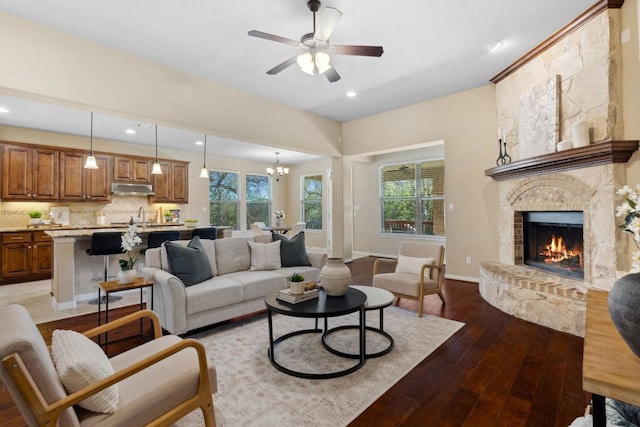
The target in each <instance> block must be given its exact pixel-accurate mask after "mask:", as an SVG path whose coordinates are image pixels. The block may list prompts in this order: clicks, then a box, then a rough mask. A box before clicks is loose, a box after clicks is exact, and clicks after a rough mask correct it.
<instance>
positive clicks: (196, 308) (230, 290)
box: [186, 276, 244, 314]
mask: <svg viewBox="0 0 640 427" xmlns="http://www.w3.org/2000/svg"><path fill="white" fill-rule="evenodd" d="M186 290H187V301H186V304H187V314H195V313H200V312H202V311H207V310H211V309H214V308H218V307H224V306H227V305H231V304H236V303H239V302H242V300H243V299H244V289H243V287H242V284H241V283H240V282H238V281H237V280H234V279H232V278H229V277H228V276H216V277H214V278H212V279H209V280H205V281H204V282H202V283H198V284H197V285H193V286H189V287H188V288H186Z"/></svg>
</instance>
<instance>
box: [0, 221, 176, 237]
mask: <svg viewBox="0 0 640 427" xmlns="http://www.w3.org/2000/svg"><path fill="white" fill-rule="evenodd" d="M126 228H127V225H126V224H104V225H97V224H86V225H58V224H54V225H46V224H40V225H25V226H23V227H0V233H11V232H22V231H45V232H49V231H51V232H61V231H65V232H68V231H86V232H88V233H89V234H92V233H93V232H95V231H97V230H102V231H113V230H114V229H116V230H117V229H122V230H123V231H124V230H126ZM186 229H187V227H186V226H185V225H184V224H181V223H175V224H151V225H147V226H146V227H142V230H143V231H142V232H143V233H148V232H149V231H152V230H158V231H164V230H186Z"/></svg>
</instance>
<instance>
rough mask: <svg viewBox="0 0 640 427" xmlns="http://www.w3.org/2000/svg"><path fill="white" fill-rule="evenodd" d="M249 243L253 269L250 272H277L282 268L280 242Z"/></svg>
mask: <svg viewBox="0 0 640 427" xmlns="http://www.w3.org/2000/svg"><path fill="white" fill-rule="evenodd" d="M248 243H249V252H251V267H250V268H249V270H258V271H260V270H277V269H279V268H281V267H282V264H281V262H280V241H277V242H272V243H255V242H248Z"/></svg>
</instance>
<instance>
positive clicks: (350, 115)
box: [0, 0, 595, 162]
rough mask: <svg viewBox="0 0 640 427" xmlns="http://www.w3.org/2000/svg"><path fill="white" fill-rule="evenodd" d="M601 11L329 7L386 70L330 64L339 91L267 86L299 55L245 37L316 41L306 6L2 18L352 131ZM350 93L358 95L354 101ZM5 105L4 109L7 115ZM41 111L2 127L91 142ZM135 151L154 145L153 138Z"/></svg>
mask: <svg viewBox="0 0 640 427" xmlns="http://www.w3.org/2000/svg"><path fill="white" fill-rule="evenodd" d="M594 2H595V0H561V1H558V0H518V1H513V0H458V1H451V0H429V1H426V0H402V1H396V2H389V1H386V0H367V1H364V0H350V1H347V0H326V1H324V2H323V6H332V7H336V8H338V9H340V10H341V11H342V12H343V16H342V19H341V20H340V22H339V23H338V25H337V27H336V29H335V31H334V32H333V35H332V37H331V43H332V44H355V45H382V46H383V47H384V54H383V55H382V57H380V58H370V57H355V56H334V57H333V58H332V64H333V65H334V66H335V67H336V70H337V71H338V72H339V73H340V75H341V76H342V79H341V80H339V81H338V82H336V83H329V82H328V81H327V80H326V78H324V77H323V76H309V75H307V74H304V73H303V72H301V71H300V70H299V69H298V67H297V66H296V65H293V66H291V67H289V68H287V69H286V70H284V71H282V72H281V73H279V74H277V75H275V76H270V75H267V74H266V71H267V70H268V69H270V68H272V67H274V66H275V65H277V64H279V63H280V62H282V61H284V60H285V59H288V58H290V57H292V56H294V55H296V54H297V52H299V49H298V48H296V47H293V46H289V45H285V44H281V43H276V42H273V41H269V40H263V39H258V38H254V37H249V36H248V35H247V32H248V31H249V30H260V31H264V32H267V33H272V34H276V35H280V36H283V37H286V38H290V39H295V40H298V39H299V38H300V37H301V36H302V35H303V34H305V33H308V32H311V31H312V14H311V12H309V10H308V9H307V5H306V1H305V0H271V1H257V0H233V1H231V0H227V1H211V0H190V1H175V0H174V1H170V0H92V1H86V0H56V1H46V0H20V1H15V0H0V11H4V12H7V13H10V14H14V15H17V16H20V17H23V18H26V19H30V20H34V21H37V22H40V23H42V24H45V25H48V26H51V27H54V28H58V29H60V30H62V31H66V32H69V33H73V34H76V35H78V36H81V37H85V38H88V39H92V40H94V41H96V42H99V43H102V44H105V45H108V46H111V47H113V48H116V49H120V50H123V51H127V52H130V53H133V54H136V55H139V56H142V57H145V58H147V59H149V60H152V61H155V62H158V63H162V64H165V65H167V66H170V67H174V68H177V69H181V70H183V71H185V72H188V73H192V74H195V75H198V76H200V77H204V78H206V79H210V80H214V81H217V82H220V83H223V84H226V85H229V86H233V87H236V88H239V89H242V90H244V91H246V92H249V93H252V94H255V95H257V96H261V97H264V98H268V99H271V100H273V101H276V102H279V103H283V104H286V105H289V106H292V107H294V108H297V109H300V110H303V111H307V112H311V113H315V114H318V115H320V116H324V117H327V118H330V119H333V120H336V121H340V122H346V121H350V120H354V119H357V118H360V117H365V116H369V115H372V114H376V113H380V112H384V111H388V110H392V109H395V108H399V107H402V106H406V105H411V104H415V103H418V102H423V101H427V100H429V99H434V98H437V97H441V96H445V95H448V94H451V93H456V92H460V91H463V90H467V89H471V88H474V87H478V86H482V85H485V84H487V83H488V82H489V79H491V78H492V77H493V76H495V75H496V74H498V73H499V72H500V71H502V70H503V69H505V68H506V67H507V66H509V65H510V64H511V63H513V62H514V61H515V60H517V59H518V58H520V57H521V56H522V55H523V54H525V53H526V52H528V51H529V50H531V49H532V48H533V47H535V46H536V45H537V44H539V43H540V42H541V41H543V40H544V39H546V38H547V37H548V36H550V35H551V34H553V33H554V32H555V31H557V30H558V29H560V28H561V27H562V26H564V25H565V24H567V23H568V22H570V21H571V20H572V19H574V18H575V17H577V16H578V15H580V14H581V13H582V12H584V11H585V10H586V9H588V8H589V7H590V6H591V5H592V4H593V3H594ZM0 31H1V30H0ZM493 41H502V42H503V43H504V46H503V48H502V49H500V50H498V51H497V52H491V53H489V52H486V51H484V50H483V46H484V45H486V44H487V43H490V42H493ZM349 90H354V91H356V92H357V93H358V95H357V96H356V97H354V98H347V97H346V96H345V94H346V92H347V91H349ZM10 101H12V99H11V98H8V99H7V97H0V106H2V103H3V102H4V103H10ZM18 101H22V102H23V103H24V104H23V105H21V108H24V109H26V110H31V109H32V108H37V107H34V106H33V104H34V103H33V102H26V101H23V100H18ZM29 104H30V105H29ZM6 107H7V108H9V109H12V108H11V107H10V106H9V105H7V106H6ZM41 108H42V109H43V110H42V112H41V114H29V115H25V116H19V113H17V111H18V110H19V108H17V107H16V108H13V109H12V112H11V113H8V114H3V115H1V116H0V123H4V124H8V125H16V126H23V127H34V128H39V129H47V130H53V131H60V132H68V133H74V134H88V128H89V126H88V122H89V118H88V117H87V116H88V115H87V113H86V112H73V111H69V110H68V109H65V108H62V107H52V106H46V105H42V107H41ZM14 111H15V112H14ZM38 121H40V122H39V123H38ZM125 122H126V120H125V121H123V120H122V119H116V118H103V117H97V116H96V126H95V132H96V135H97V136H99V137H105V138H110V139H116V140H122V141H129V140H128V139H126V135H123V134H122V131H123V129H122V127H124V126H126V125H127V123H125ZM131 122H133V121H131ZM107 128H109V130H107ZM174 131H175V132H176V133H177V134H179V135H180V138H179V139H178V140H177V143H178V144H181V146H182V149H184V148H185V147H188V146H191V145H185V143H184V141H186V140H195V139H198V138H200V139H201V136H199V135H197V134H193V133H189V132H185V135H182V133H181V132H184V131H177V130H174ZM165 132H170V130H169V129H161V130H159V144H160V145H162V144H163V142H162V138H160V135H164V134H165ZM115 136H118V137H117V138H116V137H115ZM211 140H213V137H211ZM208 141H210V140H208ZM212 142H213V141H212ZM139 143H142V144H148V143H151V144H152V143H153V137H151V139H150V142H149V141H139ZM213 143H214V144H215V146H216V152H218V153H220V150H231V152H232V153H233V155H234V156H235V157H245V156H247V158H251V159H254V160H263V161H271V159H272V158H273V152H274V151H276V149H275V148H273V147H258V146H255V145H253V144H247V143H242V142H240V141H229V140H222V139H220V140H218V139H217V138H216V140H215V142H213ZM190 144H192V145H194V144H193V142H190ZM194 147H195V145H194ZM187 149H188V148H187ZM200 150H201V148H199V147H195V148H194V151H200ZM243 150H244V151H246V153H244V152H243ZM300 154H302V153H294V152H290V153H286V154H285V157H286V156H288V155H290V156H291V160H288V161H290V162H296V161H307V160H310V159H312V158H315V157H314V156H302V157H301V158H299V159H298V158H297V157H296V156H298V155H300ZM263 156H267V157H263Z"/></svg>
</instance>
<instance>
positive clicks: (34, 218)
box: [29, 211, 42, 224]
mask: <svg viewBox="0 0 640 427" xmlns="http://www.w3.org/2000/svg"><path fill="white" fill-rule="evenodd" d="M41 217H42V212H41V211H29V218H31V224H40V223H41V222H42V220H41V219H40V218H41Z"/></svg>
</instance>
